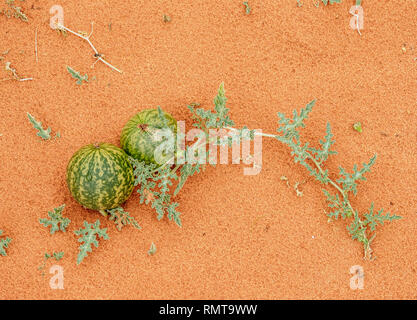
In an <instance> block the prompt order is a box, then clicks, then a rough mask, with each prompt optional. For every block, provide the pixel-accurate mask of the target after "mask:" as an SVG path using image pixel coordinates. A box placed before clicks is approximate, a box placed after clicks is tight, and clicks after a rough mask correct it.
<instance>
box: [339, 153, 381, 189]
mask: <svg viewBox="0 0 417 320" xmlns="http://www.w3.org/2000/svg"><path fill="white" fill-rule="evenodd" d="M375 160H376V154H375V155H374V156H373V157H372V158H371V159H370V160H369V163H363V167H362V169H360V170H358V166H357V165H356V164H355V165H354V166H353V173H352V174H350V173H348V172H346V170H345V169H343V168H342V167H339V170H340V175H341V178H339V179H338V180H337V182H339V183H341V184H342V186H343V190H344V191H345V192H349V191H352V192H353V194H354V195H356V193H357V183H356V182H357V181H360V180H362V181H366V178H365V177H364V176H363V175H364V174H365V173H367V172H370V171H371V167H372V166H373V165H374V163H375Z"/></svg>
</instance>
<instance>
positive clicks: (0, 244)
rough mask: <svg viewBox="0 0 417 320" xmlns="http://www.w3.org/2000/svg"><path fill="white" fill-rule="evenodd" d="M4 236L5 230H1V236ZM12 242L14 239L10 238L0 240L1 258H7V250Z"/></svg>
mask: <svg viewBox="0 0 417 320" xmlns="http://www.w3.org/2000/svg"><path fill="white" fill-rule="evenodd" d="M2 235H3V230H0V236H2ZM11 242H12V239H11V238H9V237H6V238H4V239H0V255H1V256H3V257H5V256H7V253H6V249H7V248H8V247H9V245H10V243H11Z"/></svg>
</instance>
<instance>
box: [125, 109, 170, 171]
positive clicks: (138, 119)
mask: <svg viewBox="0 0 417 320" xmlns="http://www.w3.org/2000/svg"><path fill="white" fill-rule="evenodd" d="M162 114H163V116H162ZM163 117H165V120H166V121H164V118H163ZM176 132H177V121H176V120H175V119H174V118H173V117H172V116H171V115H170V114H169V113H166V112H163V111H162V110H161V114H160V113H159V111H158V109H146V110H143V111H141V112H139V113H137V114H136V115H135V116H133V117H132V118H131V119H130V120H129V121H128V122H127V123H126V125H125V126H124V128H123V130H122V134H121V137H120V144H121V146H122V148H123V150H125V151H126V153H127V154H128V155H130V156H132V157H133V158H135V159H137V160H139V161H143V162H145V163H147V164H151V163H153V164H156V165H162V164H163V163H165V162H166V161H167V160H169V159H171V158H172V157H173V156H174V152H175V137H176Z"/></svg>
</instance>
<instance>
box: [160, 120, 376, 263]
mask: <svg viewBox="0 0 417 320" xmlns="http://www.w3.org/2000/svg"><path fill="white" fill-rule="evenodd" d="M224 129H227V130H229V131H230V132H238V131H239V130H238V129H236V128H232V127H225V128H224ZM254 135H258V136H262V137H266V138H274V139H276V138H277V137H278V135H275V134H270V133H263V132H257V131H254ZM204 143H205V142H200V143H198V142H196V143H194V144H193V147H199V146H201V145H203V144H204ZM306 154H307V158H308V159H309V160H311V162H312V163H313V164H314V165H315V167H316V168H317V169H318V170H319V172H320V174H321V175H324V174H325V172H324V171H323V168H322V167H321V165H320V164H319V163H318V162H317V160H316V159H315V158H314V157H313V156H312V155H311V154H310V153H309V152H306ZM174 159H175V156H174V157H172V158H170V159H169V160H168V161H167V162H165V163H164V164H163V165H162V166H161V167H158V168H156V169H154V170H153V172H157V171H160V170H161V169H163V168H165V167H166V166H167V165H168V164H170V163H171V162H172V161H173V160H174ZM180 167H181V165H179V164H177V165H176V166H175V167H174V168H173V169H172V170H171V172H172V173H175V172H176V171H177V170H178V169H179V168H180ZM328 183H330V184H331V185H332V186H333V187H334V188H335V189H336V190H337V191H338V192H339V193H340V195H341V196H342V197H343V200H344V201H345V203H346V205H347V206H348V207H349V210H350V212H351V213H352V214H353V215H354V218H355V220H356V221H357V222H358V223H359V225H360V226H361V230H362V239H361V242H362V243H363V244H364V258H367V257H368V258H369V260H372V259H373V256H372V249H371V246H370V245H371V242H372V240H373V238H374V236H375V235H374V236H372V237H371V239H370V240H368V237H367V234H366V228H364V224H363V221H362V220H361V219H360V217H359V215H358V214H357V212H356V211H355V210H354V209H353V207H352V204H351V203H350V200H349V196H348V194H347V193H346V192H345V191H343V189H342V188H341V187H340V185H339V184H338V183H337V182H335V181H333V180H332V179H330V178H329V177H328Z"/></svg>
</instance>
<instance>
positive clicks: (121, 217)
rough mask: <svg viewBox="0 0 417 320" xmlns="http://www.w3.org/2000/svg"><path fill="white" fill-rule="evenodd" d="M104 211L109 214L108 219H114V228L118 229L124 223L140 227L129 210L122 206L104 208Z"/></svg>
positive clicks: (124, 224)
mask: <svg viewBox="0 0 417 320" xmlns="http://www.w3.org/2000/svg"><path fill="white" fill-rule="evenodd" d="M106 212H107V213H108V214H109V215H110V218H109V219H110V220H111V221H114V223H115V224H116V228H117V230H119V231H120V230H122V228H123V227H124V226H126V225H132V226H133V227H135V228H136V229H138V230H140V229H142V228H141V227H140V225H139V224H138V223H137V221H136V220H135V218H134V217H132V216H131V215H130V214H129V212H127V211H125V210H124V209H123V208H122V207H118V208H114V209H110V210H106Z"/></svg>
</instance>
